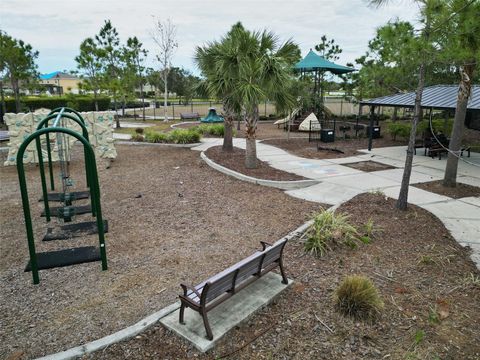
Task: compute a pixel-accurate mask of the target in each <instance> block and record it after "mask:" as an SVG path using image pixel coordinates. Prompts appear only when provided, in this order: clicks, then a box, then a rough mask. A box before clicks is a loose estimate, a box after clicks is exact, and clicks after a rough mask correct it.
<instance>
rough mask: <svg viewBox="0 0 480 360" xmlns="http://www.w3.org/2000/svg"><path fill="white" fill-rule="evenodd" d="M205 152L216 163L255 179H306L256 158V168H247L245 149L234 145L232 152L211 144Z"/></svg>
mask: <svg viewBox="0 0 480 360" xmlns="http://www.w3.org/2000/svg"><path fill="white" fill-rule="evenodd" d="M205 154H206V155H207V156H208V157H209V158H210V159H211V160H213V161H215V162H216V163H217V164H220V165H222V166H224V167H226V168H228V169H231V170H235V171H237V172H239V173H242V174H244V175H248V176H252V177H255V178H257V179H265V180H277V181H280V180H283V181H292V180H307V178H305V177H303V176H298V175H296V174H292V173H288V172H286V171H282V170H278V169H275V168H273V167H271V166H270V165H268V163H266V162H264V161H260V160H258V159H257V166H258V167H257V168H256V169H247V168H246V167H245V150H243V149H239V148H237V147H234V148H233V151H232V152H226V151H222V147H221V146H213V147H211V148H209V149H208V150H207V151H205Z"/></svg>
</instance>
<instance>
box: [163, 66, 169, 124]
mask: <svg viewBox="0 0 480 360" xmlns="http://www.w3.org/2000/svg"><path fill="white" fill-rule="evenodd" d="M167 78H168V73H167V71H165V74H164V75H163V82H164V84H165V92H164V94H163V96H164V99H163V120H164V121H168V108H167V103H168V86H167Z"/></svg>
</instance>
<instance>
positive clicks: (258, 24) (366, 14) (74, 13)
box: [0, 0, 419, 73]
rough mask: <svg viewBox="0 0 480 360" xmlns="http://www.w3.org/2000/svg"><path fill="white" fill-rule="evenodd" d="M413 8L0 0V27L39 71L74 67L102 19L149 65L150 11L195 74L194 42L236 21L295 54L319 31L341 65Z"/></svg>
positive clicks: (310, 2)
mask: <svg viewBox="0 0 480 360" xmlns="http://www.w3.org/2000/svg"><path fill="white" fill-rule="evenodd" d="M418 10H419V9H418V7H417V5H415V3H414V2H413V1H407V0H403V1H402V0H392V1H390V4H389V5H387V6H384V7H382V8H380V9H374V8H370V7H368V6H367V2H366V1H363V0H329V1H326V0H290V1H285V0H276V1H272V0H256V1H251V0H237V1H235V2H233V1H227V0H205V1H186V0H176V1H171V0H144V1H124V0H117V1H111V0H82V1H78V0H63V1H58V0H42V1H36V0H1V1H0V29H1V30H3V31H6V32H7V33H8V34H9V35H11V36H13V37H15V38H19V39H22V40H24V41H26V42H28V43H30V44H31V45H32V46H33V47H34V48H35V49H36V50H38V51H39V52H40V56H39V59H38V64H39V70H40V72H42V73H47V72H52V71H55V70H63V69H67V70H72V69H75V67H76V64H75V61H74V57H75V56H76V55H77V54H78V48H79V45H80V42H81V41H82V40H83V39H85V38H86V37H90V36H94V35H95V34H96V33H98V30H99V29H100V27H101V26H102V24H103V22H104V20H105V19H110V20H111V21H112V23H113V25H114V26H115V27H116V28H117V30H118V31H119V33H120V37H121V39H122V41H125V40H126V39H127V38H128V37H130V36H137V37H138V38H139V39H140V40H141V41H142V42H143V43H144V45H145V47H146V48H147V49H148V50H149V51H150V54H149V58H150V59H149V65H150V66H153V67H155V65H156V64H155V62H154V60H153V59H154V56H153V54H154V51H155V45H154V43H153V41H152V40H151V38H150V35H149V34H150V31H151V29H152V28H153V16H155V17H158V18H159V19H167V18H170V19H171V21H172V22H173V23H174V24H176V25H177V41H178V44H179V46H178V50H177V52H176V54H175V57H174V60H173V64H174V66H183V67H185V68H187V69H190V70H192V71H194V72H195V73H196V72H197V71H196V69H195V66H194V64H193V61H192V56H193V52H194V49H195V47H196V46H198V45H202V44H204V43H205V42H207V41H211V40H213V39H217V38H219V37H220V36H222V35H223V34H224V33H225V32H226V31H228V29H229V28H230V27H231V25H232V24H234V23H235V22H237V21H242V23H243V24H244V25H245V26H246V27H247V28H248V29H252V30H253V29H263V28H268V29H270V30H272V31H274V32H275V33H277V34H278V35H279V36H280V37H281V39H282V40H286V39H288V38H292V39H293V40H294V41H295V42H297V44H299V46H300V48H301V50H302V55H306V54H307V52H308V50H309V49H310V48H313V47H314V45H315V44H317V43H318V42H319V40H320V37H321V36H322V35H323V34H326V35H327V37H329V38H334V39H335V40H336V42H337V43H338V44H339V45H340V46H341V47H342V48H343V50H344V52H343V54H341V57H340V60H339V61H338V62H339V63H341V64H345V63H347V62H353V60H354V59H355V58H357V57H359V56H361V55H363V54H364V53H365V51H366V49H367V43H368V41H369V40H370V39H371V38H372V37H373V36H374V35H375V29H376V28H377V27H379V26H381V25H383V24H385V23H386V22H387V21H389V20H391V19H394V18H397V17H398V18H400V19H402V20H408V21H412V22H413V23H414V24H416V21H417V17H418Z"/></svg>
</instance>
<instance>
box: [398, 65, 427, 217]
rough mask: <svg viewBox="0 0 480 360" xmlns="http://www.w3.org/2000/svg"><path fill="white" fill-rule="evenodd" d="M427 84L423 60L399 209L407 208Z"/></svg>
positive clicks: (399, 197) (399, 198)
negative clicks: (418, 126)
mask: <svg viewBox="0 0 480 360" xmlns="http://www.w3.org/2000/svg"><path fill="white" fill-rule="evenodd" d="M424 86H425V63H424V62H422V64H421V65H420V70H419V78H418V87H417V92H416V95H415V115H414V116H413V119H412V128H411V130H410V139H409V140H408V148H407V157H406V159H405V168H404V169H403V177H402V185H401V187H400V194H399V195H398V200H397V204H396V207H397V209H399V210H407V203H408V187H409V186H410V175H411V173H412V163H413V152H414V149H415V138H416V135H417V124H418V121H419V119H420V116H421V115H422V108H421V104H422V95H423V88H424Z"/></svg>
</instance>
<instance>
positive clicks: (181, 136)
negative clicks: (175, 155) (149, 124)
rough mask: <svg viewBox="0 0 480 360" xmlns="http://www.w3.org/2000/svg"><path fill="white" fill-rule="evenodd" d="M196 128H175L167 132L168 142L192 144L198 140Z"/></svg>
mask: <svg viewBox="0 0 480 360" xmlns="http://www.w3.org/2000/svg"><path fill="white" fill-rule="evenodd" d="M200 137H201V135H200V133H199V132H198V130H197V129H194V128H193V129H175V130H172V131H170V132H169V133H168V142H170V143H174V144H193V143H197V142H199V141H200Z"/></svg>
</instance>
